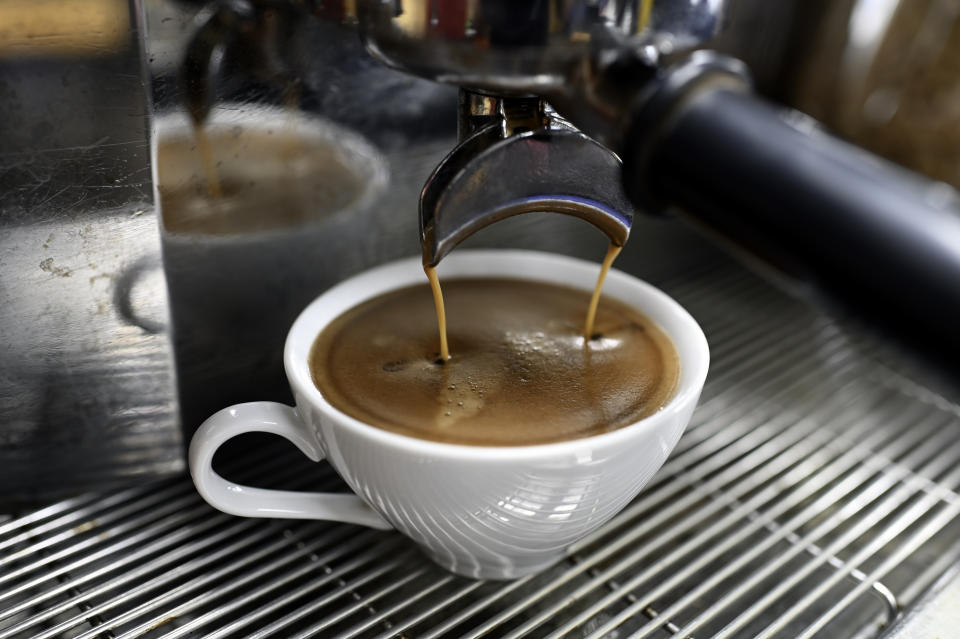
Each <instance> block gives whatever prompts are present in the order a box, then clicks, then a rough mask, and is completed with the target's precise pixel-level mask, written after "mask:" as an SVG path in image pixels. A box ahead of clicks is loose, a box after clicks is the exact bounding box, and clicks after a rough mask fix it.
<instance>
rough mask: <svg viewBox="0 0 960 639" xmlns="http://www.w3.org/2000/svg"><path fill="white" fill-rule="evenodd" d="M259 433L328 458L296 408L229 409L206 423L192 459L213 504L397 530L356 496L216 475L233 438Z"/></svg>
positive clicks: (248, 513)
mask: <svg viewBox="0 0 960 639" xmlns="http://www.w3.org/2000/svg"><path fill="white" fill-rule="evenodd" d="M253 432H259V433H272V434H274V435H280V436H281V437H284V438H286V439H287V440H289V441H291V442H292V443H293V444H294V446H296V447H297V448H299V449H300V451H301V452H302V453H303V454H304V455H306V456H307V457H309V458H310V459H311V460H313V461H320V460H321V459H323V457H324V456H323V452H322V451H321V450H320V448H319V447H318V446H317V445H316V443H315V442H314V441H313V439H312V437H310V436H309V435H308V433H307V432H306V426H305V425H304V423H303V421H301V419H300V416H299V414H298V413H297V410H296V409H295V408H291V407H290V406H287V405H286V404H278V403H276V402H250V403H248V404H236V405H235V406H230V407H229V408H224V409H223V410H221V411H219V412H217V413H214V414H213V415H212V416H211V417H209V418H208V419H207V420H206V421H205V422H203V424H202V425H201V426H200V428H199V429H198V430H197V432H196V433H195V434H194V436H193V440H191V442H190V452H189V455H188V456H189V462H190V475H191V476H192V477H193V483H194V485H195V486H196V487H197V492H199V493H200V495H201V496H202V497H203V498H204V499H205V500H206V501H207V503H209V504H210V505H211V506H213V507H214V508H217V509H218V510H222V511H223V512H225V513H229V514H231V515H240V516H241V517H271V518H278V519H324V520H329V521H342V522H345V523H350V524H360V525H361V526H369V527H371V528H378V529H380V530H389V529H391V528H393V526H391V525H390V524H388V523H387V522H386V520H384V519H383V518H382V517H381V516H380V515H379V514H378V513H377V512H376V511H374V510H373V509H372V508H371V507H370V506H368V505H367V503H366V502H364V501H363V500H362V499H360V498H359V497H357V496H356V495H352V494H343V493H311V492H299V491H289V490H267V489H265V488H253V487H252V486H243V485H241V484H236V483H234V482H231V481H229V480H227V479H224V478H223V477H221V476H220V475H218V474H217V473H216V472H214V470H213V466H212V462H213V455H214V453H216V452H217V449H218V448H220V446H221V445H222V444H223V443H224V442H226V441H227V440H228V439H230V438H231V437H236V436H237V435H240V434H243V433H253Z"/></svg>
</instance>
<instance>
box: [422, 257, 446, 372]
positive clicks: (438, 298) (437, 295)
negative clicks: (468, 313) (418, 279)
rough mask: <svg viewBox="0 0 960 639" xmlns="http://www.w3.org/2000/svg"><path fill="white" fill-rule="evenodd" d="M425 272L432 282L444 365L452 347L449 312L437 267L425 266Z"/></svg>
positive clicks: (441, 358)
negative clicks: (449, 341) (448, 320)
mask: <svg viewBox="0 0 960 639" xmlns="http://www.w3.org/2000/svg"><path fill="white" fill-rule="evenodd" d="M423 272H424V273H426V274H427V279H428V280H430V290H431V292H433V305H434V306H435V307H436V309H437V327H438V328H439V329H440V362H441V363H442V362H446V361H447V360H448V359H450V347H449V346H448V345H447V310H446V308H445V307H444V305H443V291H442V290H441V289H440V278H439V277H437V267H436V266H426V265H424V267H423Z"/></svg>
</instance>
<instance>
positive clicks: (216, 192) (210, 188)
mask: <svg viewBox="0 0 960 639" xmlns="http://www.w3.org/2000/svg"><path fill="white" fill-rule="evenodd" d="M193 137H194V140H196V144H197V152H198V153H199V154H200V164H201V165H202V167H203V177H204V181H205V183H206V185H207V197H208V198H209V199H211V200H219V199H220V198H221V197H223V190H222V189H221V188H220V174H219V172H218V171H217V160H216V157H214V155H213V146H212V145H211V144H210V138H209V137H208V136H207V131H206V130H205V128H204V126H203V124H201V123H194V125H193Z"/></svg>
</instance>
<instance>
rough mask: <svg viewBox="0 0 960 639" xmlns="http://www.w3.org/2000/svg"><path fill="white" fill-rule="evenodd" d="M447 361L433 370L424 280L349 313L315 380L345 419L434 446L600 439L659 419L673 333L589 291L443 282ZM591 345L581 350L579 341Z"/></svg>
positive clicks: (330, 334)
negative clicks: (591, 325)
mask: <svg viewBox="0 0 960 639" xmlns="http://www.w3.org/2000/svg"><path fill="white" fill-rule="evenodd" d="M443 288H444V291H443V293H444V298H445V301H446V313H447V319H448V322H449V327H450V335H449V339H450V348H451V350H452V351H453V357H452V358H451V359H450V360H448V361H447V362H446V363H445V364H444V365H442V366H440V365H438V363H437V357H436V343H437V328H436V324H434V322H435V321H436V308H435V306H434V303H433V300H432V299H431V297H432V296H431V292H430V290H428V288H427V287H426V286H423V285H422V284H421V285H419V286H411V287H409V288H404V289H399V290H394V291H390V292H388V293H384V294H382V295H380V296H377V297H374V298H372V299H369V300H367V301H365V302H362V303H361V304H359V305H357V306H355V307H354V308H352V309H350V310H348V311H346V312H345V313H343V314H342V315H340V316H339V317H338V318H336V319H335V320H334V321H333V322H331V323H330V324H329V325H327V327H326V328H324V330H323V331H322V332H321V333H320V335H319V336H318V337H317V340H316V341H315V342H314V345H313V348H312V349H311V351H310V356H309V365H310V373H311V376H312V377H313V381H314V383H315V385H316V386H317V388H318V389H319V390H320V392H322V393H323V396H324V397H325V398H326V399H327V400H328V401H329V402H330V403H331V404H332V405H333V406H335V407H337V408H338V409H340V410H342V411H343V412H345V413H346V414H348V415H351V416H353V417H355V418H356V419H359V420H360V421H362V422H364V423H366V424H370V425H372V426H374V427H377V428H382V429H386V430H390V431H394V432H398V433H403V434H406V435H410V436H414V437H419V438H423V439H431V440H436V441H445V442H457V443H463V444H472V445H487V446H515V445H529V444H540V443H546V442H551V441H563V440H567V439H573V438H577V437H586V436H590V435H595V434H599V433H605V432H608V431H611V430H614V429H617V428H620V427H622V426H626V425H627V424H631V423H633V422H635V421H637V420H638V419H642V418H643V417H645V416H647V415H650V414H652V413H654V412H656V411H658V410H659V409H660V408H661V407H662V406H664V405H665V404H666V402H668V401H669V399H670V397H671V396H672V394H673V391H674V389H675V388H676V381H677V379H678V372H679V362H678V358H677V354H676V350H675V349H674V348H673V346H672V344H671V343H670V340H669V338H668V337H667V336H666V335H664V334H663V332H662V331H660V329H659V328H658V327H657V326H656V325H655V324H653V323H651V322H650V320H649V319H647V318H645V317H644V316H643V315H642V314H641V313H639V311H637V310H636V309H634V308H632V307H630V306H629V305H627V304H625V303H623V302H620V301H619V300H616V299H612V298H604V302H603V304H601V305H600V307H599V308H598V309H597V316H596V330H597V332H598V333H600V334H601V336H598V337H596V338H594V339H592V340H589V341H586V340H584V338H583V335H582V334H581V331H582V330H583V313H584V309H585V308H586V307H587V304H588V302H589V300H590V292H589V291H583V290H580V289H576V288H569V287H565V286H558V285H555V284H547V283H544V282H534V281H528V280H517V279H506V278H479V279H462V278H455V279H451V280H450V281H448V282H445V283H444V287H443ZM585 343H586V346H585Z"/></svg>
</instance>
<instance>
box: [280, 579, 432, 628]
mask: <svg viewBox="0 0 960 639" xmlns="http://www.w3.org/2000/svg"><path fill="white" fill-rule="evenodd" d="M425 572H426V568H421V569H420V570H416V571H414V572H411V573H409V574H406V575H403V576H398V577H397V579H396V581H394V582H393V583H391V584H389V585H386V586H384V587H382V588H381V589H380V590H378V591H376V592H375V593H373V594H371V595H367V597H366V598H365V599H361V600H359V601H357V602H356V603H354V604H351V605H350V606H348V607H347V608H344V609H342V610H340V611H338V612H336V613H335V614H332V615H330V616H328V617H325V618H324V619H322V620H320V621H319V622H317V623H315V624H313V625H312V626H310V627H309V628H307V629H306V630H304V631H302V632H299V633H297V634H295V635H293V636H292V637H291V638H290V639H306V638H308V637H316V636H319V633H320V632H322V631H325V630H327V629H328V628H330V627H331V626H332V625H334V624H335V623H336V622H339V621H342V620H344V619H346V618H347V617H349V616H350V615H352V614H354V613H356V612H358V611H361V610H363V609H365V608H368V607H371V604H373V603H374V602H376V601H377V600H379V599H380V598H381V597H384V596H386V595H388V594H390V593H391V592H393V591H394V590H397V589H399V588H401V587H402V586H405V585H406V584H407V583H408V582H411V581H413V580H414V579H416V578H417V577H419V576H420V575H422V574H424V573H425Z"/></svg>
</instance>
